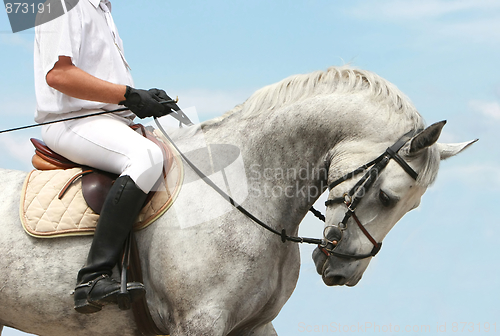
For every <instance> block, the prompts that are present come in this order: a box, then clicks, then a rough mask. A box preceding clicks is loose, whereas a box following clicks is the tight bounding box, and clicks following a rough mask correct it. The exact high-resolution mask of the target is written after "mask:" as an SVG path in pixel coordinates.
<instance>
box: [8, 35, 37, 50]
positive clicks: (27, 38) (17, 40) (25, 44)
mask: <svg viewBox="0 0 500 336" xmlns="http://www.w3.org/2000/svg"><path fill="white" fill-rule="evenodd" d="M0 45H6V46H19V47H22V48H23V49H24V50H25V51H28V52H30V53H32V52H33V47H34V44H33V34H19V33H16V34H0Z"/></svg>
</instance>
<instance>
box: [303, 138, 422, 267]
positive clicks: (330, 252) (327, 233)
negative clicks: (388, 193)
mask: <svg viewBox="0 0 500 336" xmlns="http://www.w3.org/2000/svg"><path fill="white" fill-rule="evenodd" d="M416 133H418V131H410V132H408V133H406V134H405V135H403V136H402V137H401V138H399V140H398V141H396V143H395V144H394V145H392V146H390V147H389V148H387V149H386V151H385V152H384V153H382V155H380V156H379V157H377V158H376V159H375V160H373V161H370V162H368V163H367V164H365V165H363V166H361V167H359V168H358V169H356V170H354V171H352V172H350V173H348V174H346V175H344V176H342V177H341V178H339V179H337V180H335V181H333V182H332V183H330V184H329V185H328V190H329V191H331V190H332V189H333V188H335V187H337V186H338V185H340V184H341V183H343V182H345V181H347V180H350V179H351V178H353V177H354V176H355V175H358V174H360V173H362V172H364V171H366V169H368V168H370V167H371V168H370V169H369V170H368V171H367V172H366V173H365V175H364V176H363V177H362V178H361V179H360V180H359V181H358V182H357V183H356V184H355V185H354V187H352V188H351V190H349V192H347V193H345V194H344V196H343V197H337V198H333V199H329V200H327V201H326V202H325V206H327V207H329V206H331V205H334V204H342V203H343V204H345V205H346V207H347V211H346V212H345V215H344V218H343V219H342V221H340V222H339V223H338V225H328V226H326V227H325V229H324V230H323V243H322V244H319V245H318V247H319V249H320V250H321V251H322V252H323V253H324V254H326V255H327V256H336V257H339V258H344V259H355V260H360V259H365V258H369V257H374V256H375V255H376V254H377V253H378V252H379V251H380V249H381V247H382V242H377V241H376V240H375V238H373V236H372V235H371V234H370V233H369V232H368V230H367V229H366V228H365V227H364V226H363V224H361V222H360V220H359V218H358V216H357V215H356V207H357V206H358V205H359V203H360V202H361V200H362V199H363V196H364V195H366V193H367V192H368V191H369V190H370V188H371V187H372V186H373V184H374V182H375V181H376V180H377V178H378V176H379V175H380V173H381V172H382V170H384V168H385V167H386V166H387V164H388V163H389V161H390V160H391V159H393V160H394V161H396V162H397V163H398V164H399V165H400V166H401V168H403V169H404V171H405V172H406V173H407V174H408V175H410V176H411V177H412V178H413V179H414V180H416V179H417V178H418V174H417V172H415V170H413V168H411V167H410V165H408V163H407V162H406V161H405V160H404V159H403V158H402V157H401V156H400V155H399V154H398V151H399V150H400V149H401V148H402V147H403V146H404V145H405V144H406V143H407V142H408V141H409V140H410V139H411V138H412V137H413V136H414V135H415V134H416ZM311 211H312V212H313V213H314V214H315V215H316V216H317V217H318V218H320V219H322V220H323V221H324V218H325V217H324V216H323V215H321V213H320V212H319V211H317V210H316V209H314V208H311ZM350 218H352V219H354V221H355V222H356V224H357V225H358V227H359V229H360V230H361V232H363V234H364V235H365V236H366V238H368V240H369V241H370V242H371V243H372V244H373V249H372V250H371V251H370V252H369V253H365V254H345V253H341V252H337V251H336V249H337V247H338V246H339V245H340V242H341V240H342V238H343V236H344V231H345V230H346V229H347V226H348V222H349V219H350Z"/></svg>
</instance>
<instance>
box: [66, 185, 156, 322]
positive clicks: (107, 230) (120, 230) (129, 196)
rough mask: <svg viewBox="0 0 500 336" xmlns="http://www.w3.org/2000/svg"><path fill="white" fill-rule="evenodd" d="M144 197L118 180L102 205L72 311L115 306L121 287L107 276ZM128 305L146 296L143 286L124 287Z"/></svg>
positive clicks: (134, 283) (83, 311)
mask: <svg viewBox="0 0 500 336" xmlns="http://www.w3.org/2000/svg"><path fill="white" fill-rule="evenodd" d="M146 196H147V195H146V194H145V193H144V192H143V191H142V190H141V189H139V188H138V187H137V186H136V184H135V183H134V181H133V180H132V179H131V178H130V177H129V176H121V177H119V178H118V179H117V180H116V181H115V183H114V184H113V186H112V187H111V189H110V191H109V194H108V195H107V197H106V200H105V201H104V205H103V207H102V211H101V216H100V218H99V221H98V223H97V228H96V231H95V235H94V240H93V241H92V246H91V247H90V252H89V255H88V258H87V263H86V265H85V266H84V267H83V268H82V269H81V270H80V272H78V278H77V286H76V288H75V294H74V295H75V309H76V311H78V312H79V313H84V314H89V313H94V312H97V311H99V310H101V309H102V306H103V305H105V304H107V303H116V302H117V296H118V293H119V292H120V283H119V282H118V281H116V280H114V279H112V278H111V277H110V276H111V274H112V269H113V267H114V266H115V265H116V264H117V262H118V260H119V258H120V255H121V252H122V249H123V246H124V243H125V241H126V239H127V238H128V235H129V234H130V231H131V230H132V226H133V224H134V222H135V220H136V218H137V215H138V214H139V212H140V210H141V208H142V205H143V203H144V201H145V200H146ZM127 289H128V291H129V294H130V299H131V301H134V300H135V299H137V298H139V297H141V296H143V295H144V293H145V289H144V286H143V284H141V283H139V282H131V283H128V284H127Z"/></svg>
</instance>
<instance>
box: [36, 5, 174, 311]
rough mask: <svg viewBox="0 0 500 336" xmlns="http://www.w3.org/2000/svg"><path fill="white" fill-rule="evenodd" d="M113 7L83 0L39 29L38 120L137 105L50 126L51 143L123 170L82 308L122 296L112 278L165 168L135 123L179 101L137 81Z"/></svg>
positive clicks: (80, 296) (81, 278) (79, 291)
mask: <svg viewBox="0 0 500 336" xmlns="http://www.w3.org/2000/svg"><path fill="white" fill-rule="evenodd" d="M62 4H63V5H64V4H65V2H64V1H63V2H62ZM110 11H111V4H110V2H109V1H108V0H81V1H79V2H78V3H77V4H76V6H75V7H74V8H72V9H70V11H68V12H67V13H66V14H64V15H62V16H60V17H58V18H57V19H54V20H52V21H49V22H47V23H45V24H42V25H39V26H37V27H36V29H35V32H36V35H35V91H36V98H37V111H36V114H35V121H37V122H39V123H41V122H46V121H54V120H59V119H63V118H68V117H73V116H81V115H87V114H90V113H94V112H99V111H103V110H104V111H110V110H114V109H117V108H118V107H119V106H118V105H125V106H127V107H128V108H129V109H130V110H129V111H124V112H120V113H110V114H105V115H100V116H93V117H88V118H82V119H77V120H71V121H64V122H60V123H55V124H51V125H45V126H43V128H42V138H43V140H44V142H45V143H46V144H47V145H48V146H49V147H50V148H51V149H53V150H54V151H55V152H57V153H59V154H61V155H63V156H65V157H66V158H68V159H70V160H72V161H74V162H76V163H79V164H82V165H86V166H91V167H95V168H98V169H101V170H104V171H108V172H112V173H115V174H118V175H120V176H119V178H118V179H117V180H116V182H115V183H114V184H113V186H112V187H111V190H110V192H109V194H108V195H107V198H106V200H105V202H104V205H103V208H102V211H101V215H100V218H99V222H98V224H97V228H96V232H95V235H94V239H93V241H92V246H91V248H90V252H89V255H88V258H87V262H86V264H85V266H84V267H83V268H82V269H81V270H80V271H79V273H78V276H77V286H76V288H75V293H74V300H75V309H76V310H77V311H78V312H80V313H93V312H97V311H99V310H101V309H102V306H103V305H104V304H107V303H116V302H117V296H118V292H119V291H120V284H119V282H117V281H116V280H114V279H112V278H111V277H110V276H111V274H112V269H113V267H114V266H115V265H116V263H117V261H118V259H119V256H120V253H121V250H122V248H123V245H124V242H125V241H126V239H127V237H128V235H129V233H130V231H131V229H132V225H133V224H134V222H135V219H136V217H137V215H138V213H139V211H140V209H141V206H142V204H143V203H144V201H145V199H146V195H147V193H148V192H149V191H150V190H151V189H152V188H153V185H154V184H155V182H156V180H157V179H158V178H159V177H160V175H161V173H162V166H163V155H162V152H161V149H160V148H159V147H158V146H157V145H156V144H154V143H153V142H151V141H150V140H148V139H146V138H145V137H143V136H142V135H140V134H138V133H136V132H135V131H133V130H132V129H131V128H130V127H129V126H130V125H131V124H133V121H132V120H133V119H134V118H135V116H138V117H140V118H145V117H151V116H156V117H161V116H163V115H165V114H167V113H168V112H170V108H169V107H167V106H166V105H165V104H161V103H160V102H161V101H167V100H171V99H170V97H168V95H167V94H166V93H165V91H163V90H158V89H150V90H139V89H134V88H133V86H134V85H133V81H132V77H131V75H130V71H129V70H130V68H129V65H128V63H127V61H126V60H125V56H124V53H123V44H122V40H121V39H120V37H119V35H118V31H117V29H116V26H115V25H114V23H113V18H112V17H111V13H110ZM167 105H169V104H167ZM127 288H128V290H129V293H130V295H131V298H132V299H134V298H138V297H140V296H142V295H144V293H145V289H144V286H143V285H142V284H141V283H137V282H133V283H128V284H127Z"/></svg>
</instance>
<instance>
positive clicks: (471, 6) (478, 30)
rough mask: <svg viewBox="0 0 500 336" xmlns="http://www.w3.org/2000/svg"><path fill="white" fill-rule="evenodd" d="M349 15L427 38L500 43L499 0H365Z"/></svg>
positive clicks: (349, 12)
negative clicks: (383, 23) (391, 24)
mask: <svg viewBox="0 0 500 336" xmlns="http://www.w3.org/2000/svg"><path fill="white" fill-rule="evenodd" d="M348 14H349V15H352V16H354V17H356V18H358V19H363V20H368V21H379V22H380V21H382V22H392V23H395V24H398V25H402V26H406V27H410V28H412V29H414V30H417V31H420V32H423V33H424V35H425V38H426V39H435V38H441V39H442V38H450V37H451V38H456V39H460V40H463V39H466V40H469V41H475V42H481V43H489V44H495V45H496V44H497V43H500V1H498V0H462V1H454V0H380V1H366V2H363V3H362V4H360V5H356V7H352V8H350V9H349V10H348Z"/></svg>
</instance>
